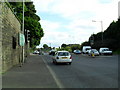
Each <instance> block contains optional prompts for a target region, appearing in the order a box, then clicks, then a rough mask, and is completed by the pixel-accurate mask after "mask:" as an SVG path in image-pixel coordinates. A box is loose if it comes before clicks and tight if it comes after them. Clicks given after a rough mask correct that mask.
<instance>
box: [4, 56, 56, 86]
mask: <svg viewBox="0 0 120 90" xmlns="http://www.w3.org/2000/svg"><path fill="white" fill-rule="evenodd" d="M2 88H58V85H57V84H56V81H55V80H54V78H53V76H52V74H51V73H50V72H49V69H48V68H47V67H46V64H45V63H44V61H43V60H42V57H41V56H39V55H32V54H31V55H30V56H29V57H28V58H27V60H26V63H24V65H23V66H22V67H19V66H16V67H13V68H12V69H10V70H9V71H7V72H6V73H4V74H3V75H2Z"/></svg>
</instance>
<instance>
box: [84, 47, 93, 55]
mask: <svg viewBox="0 0 120 90" xmlns="http://www.w3.org/2000/svg"><path fill="white" fill-rule="evenodd" d="M89 50H91V46H83V48H82V53H83V54H88V52H89Z"/></svg>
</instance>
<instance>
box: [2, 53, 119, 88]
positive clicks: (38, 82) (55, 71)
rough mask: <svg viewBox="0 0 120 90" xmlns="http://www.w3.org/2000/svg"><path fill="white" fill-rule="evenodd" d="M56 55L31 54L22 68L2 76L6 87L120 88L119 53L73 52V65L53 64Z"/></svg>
mask: <svg viewBox="0 0 120 90" xmlns="http://www.w3.org/2000/svg"><path fill="white" fill-rule="evenodd" d="M52 57H53V56H50V55H48V54H45V55H31V56H29V57H28V58H27V62H26V63H25V64H24V65H23V66H22V67H18V66H16V67H13V68H12V69H10V70H9V71H8V72H6V73H4V74H3V75H2V81H3V82H2V86H3V88H118V56H117V55H113V56H97V57H95V58H92V57H90V56H87V55H75V54H72V58H73V62H72V64H71V65H69V64H58V65H55V64H53V63H52Z"/></svg>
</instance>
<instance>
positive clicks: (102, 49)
mask: <svg viewBox="0 0 120 90" xmlns="http://www.w3.org/2000/svg"><path fill="white" fill-rule="evenodd" d="M99 53H100V54H102V55H106V54H107V55H112V51H111V50H109V48H100V49H99Z"/></svg>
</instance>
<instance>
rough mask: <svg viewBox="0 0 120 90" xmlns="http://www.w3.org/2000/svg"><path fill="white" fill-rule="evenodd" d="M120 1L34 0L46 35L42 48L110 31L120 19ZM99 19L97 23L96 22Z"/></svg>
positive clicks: (80, 41) (73, 42)
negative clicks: (119, 3) (44, 45)
mask: <svg viewBox="0 0 120 90" xmlns="http://www.w3.org/2000/svg"><path fill="white" fill-rule="evenodd" d="M118 1H119V0H33V2H34V5H35V9H36V10H37V13H36V14H37V15H38V16H40V18H41V20H40V23H41V26H42V28H43V30H44V37H43V38H42V39H41V41H40V45H39V46H38V47H42V46H43V44H47V45H48V46H51V47H60V46H61V45H62V44H63V43H64V44H81V43H82V42H85V41H88V39H89V37H90V36H91V34H93V33H94V34H96V33H98V32H101V23H100V21H102V22H103V30H106V29H107V27H108V26H109V25H110V23H111V22H112V21H113V20H114V21H117V19H118ZM92 20H95V21H96V22H92Z"/></svg>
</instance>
